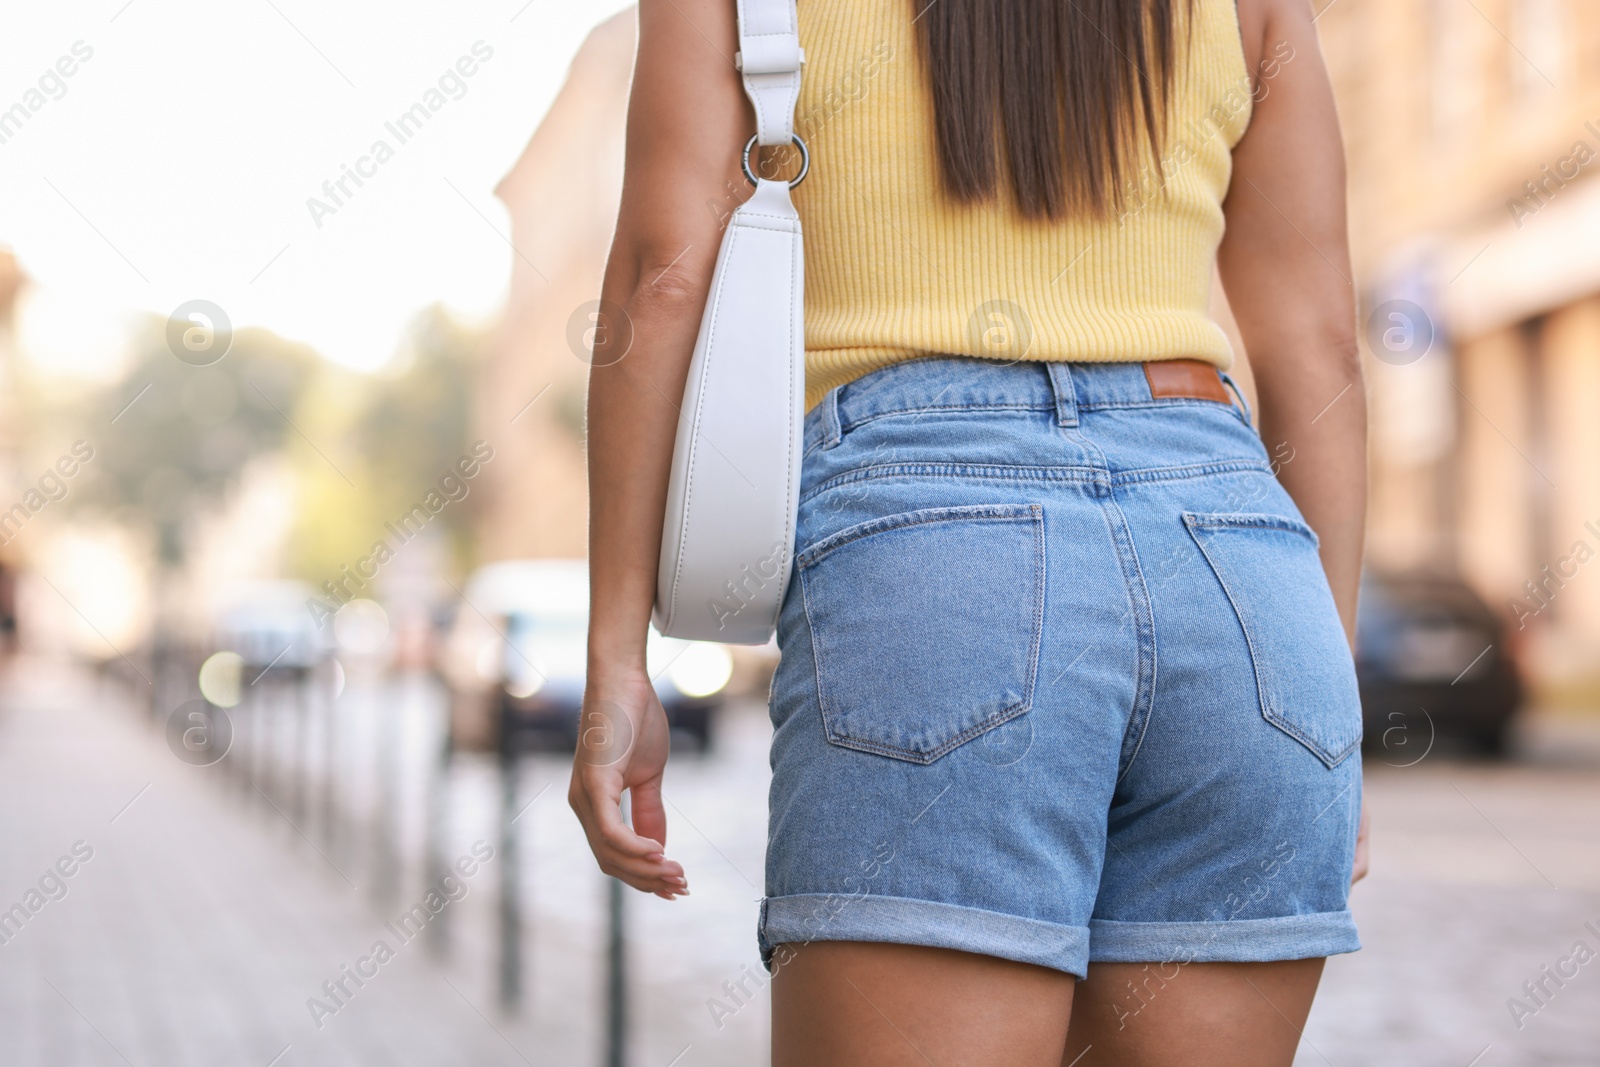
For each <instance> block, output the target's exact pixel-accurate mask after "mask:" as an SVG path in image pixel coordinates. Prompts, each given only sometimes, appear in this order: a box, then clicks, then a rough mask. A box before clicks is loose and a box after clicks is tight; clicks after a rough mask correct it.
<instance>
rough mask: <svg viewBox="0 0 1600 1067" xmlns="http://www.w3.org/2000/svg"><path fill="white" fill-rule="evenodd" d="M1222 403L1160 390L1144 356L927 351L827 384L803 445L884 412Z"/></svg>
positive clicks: (1070, 419) (1060, 418)
mask: <svg viewBox="0 0 1600 1067" xmlns="http://www.w3.org/2000/svg"><path fill="white" fill-rule="evenodd" d="M1218 377H1219V380H1220V381H1222V382H1224V383H1226V386H1227V388H1228V389H1230V390H1232V391H1233V394H1234V395H1235V396H1237V395H1238V389H1237V387H1236V386H1234V384H1233V381H1232V379H1230V378H1229V377H1228V376H1227V375H1226V374H1223V373H1221V372H1220V371H1219V372H1218ZM1216 402H1218V401H1216V400H1213V399H1202V398H1193V397H1187V396H1162V397H1157V396H1155V395H1154V394H1153V393H1152V391H1151V384H1150V378H1149V376H1148V375H1147V374H1146V373H1145V364H1143V363H1064V362H1043V361H1027V360H1025V361H1020V362H1012V363H1004V362H999V361H996V360H988V359H977V358H974V357H971V356H927V357H922V358H919V359H909V360H904V361H902V362H899V363H891V364H889V365H888V366H886V367H883V368H880V369H879V370H876V371H873V372H872V373H871V374H868V375H866V376H865V377H862V378H857V379H856V380H855V381H852V382H846V383H845V384H844V385H841V386H838V387H837V388H834V389H831V390H829V391H828V393H827V395H826V396H824V397H823V398H822V400H820V401H818V403H817V405H816V406H815V407H813V408H812V409H811V411H810V412H808V413H807V414H806V420H805V444H804V447H805V449H806V451H810V449H811V448H812V447H814V446H816V445H819V444H826V443H832V442H837V441H838V439H839V436H840V435H841V434H842V433H844V432H845V431H848V430H849V429H850V428H851V427H853V426H855V425H857V424H859V423H863V422H868V421H870V420H872V419H876V418H882V417H884V416H886V415H912V414H918V413H928V414H934V413H938V412H949V411H1053V412H1054V413H1055V415H1056V422H1057V423H1058V424H1059V425H1061V426H1067V427H1071V426H1076V425H1077V424H1078V414H1079V413H1080V412H1083V411H1091V410H1096V409H1102V408H1145V407H1159V406H1165V405H1168V404H1174V403H1180V404H1181V403H1216ZM1222 402H1226V401H1222ZM1240 403H1241V406H1242V404H1243V400H1242V398H1240Z"/></svg>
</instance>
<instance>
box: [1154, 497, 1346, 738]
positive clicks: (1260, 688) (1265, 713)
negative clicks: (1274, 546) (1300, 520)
mask: <svg viewBox="0 0 1600 1067" xmlns="http://www.w3.org/2000/svg"><path fill="white" fill-rule="evenodd" d="M1221 517H1222V516H1214V515H1213V516H1201V515H1195V514H1193V513H1191V512H1184V515H1183V524H1184V526H1186V527H1187V528H1188V530H1189V536H1190V537H1192V538H1193V539H1194V543H1195V545H1196V547H1198V548H1199V549H1200V555H1202V556H1204V557H1205V561H1206V565H1207V566H1209V567H1210V568H1211V573H1212V574H1213V575H1214V576H1215V577H1216V579H1217V584H1218V585H1220V586H1221V587H1222V595H1223V596H1225V597H1227V598H1228V604H1229V605H1230V606H1231V607H1232V608H1233V617H1234V618H1235V619H1237V620H1238V622H1239V630H1240V631H1241V632H1242V633H1243V634H1244V642H1245V646H1246V648H1247V649H1248V650H1249V653H1250V669H1251V671H1252V672H1253V673H1254V674H1255V676H1256V700H1257V702H1258V703H1259V705H1260V708H1261V716H1262V718H1264V719H1266V720H1267V722H1269V723H1271V724H1272V725H1273V726H1276V727H1277V728H1278V729H1280V730H1282V731H1283V732H1284V733H1286V734H1288V735H1289V736H1290V737H1292V738H1294V739H1295V740H1296V741H1299V742H1300V743H1301V744H1302V745H1304V746H1305V747H1306V748H1307V749H1309V750H1310V751H1311V753H1312V755H1314V756H1316V757H1317V758H1318V759H1320V760H1321V761H1322V762H1323V763H1325V764H1327V766H1328V769H1329V770H1332V769H1333V768H1335V767H1337V766H1338V765H1339V764H1341V763H1343V762H1344V760H1345V757H1347V756H1349V755H1350V753H1351V752H1352V751H1353V750H1354V749H1355V747H1356V746H1357V745H1359V744H1360V743H1361V738H1360V737H1359V736H1358V737H1357V738H1356V739H1355V740H1354V741H1352V742H1350V743H1349V744H1347V745H1346V746H1345V747H1344V748H1342V749H1340V750H1339V751H1338V752H1333V751H1332V750H1331V749H1330V748H1329V747H1328V746H1327V745H1325V744H1324V743H1323V742H1321V741H1319V740H1317V739H1316V738H1313V737H1310V736H1308V735H1307V734H1306V732H1305V731H1304V730H1302V729H1301V728H1300V727H1298V726H1297V725H1296V724H1295V723H1292V722H1290V721H1289V720H1287V719H1285V718H1283V716H1282V715H1280V714H1279V713H1278V710H1277V707H1276V705H1275V704H1274V703H1273V702H1272V700H1271V698H1270V697H1269V696H1268V694H1267V680H1266V675H1265V672H1264V671H1263V670H1262V664H1261V657H1260V655H1259V654H1258V653H1257V651H1256V638H1255V635H1254V634H1253V633H1252V632H1251V629H1250V624H1249V623H1248V622H1246V621H1245V617H1244V614H1245V613H1244V612H1243V611H1242V610H1240V608H1239V599H1238V597H1236V596H1234V593H1233V589H1232V588H1230V587H1229V585H1228V580H1227V579H1226V578H1224V577H1223V576H1222V568H1220V567H1218V566H1217V561H1216V560H1215V559H1214V558H1212V555H1211V553H1210V552H1208V551H1206V544H1205V541H1204V540H1203V539H1202V538H1201V537H1200V535H1199V533H1197V532H1196V531H1197V530H1201V529H1216V530H1238V529H1267V530H1273V529H1275V530H1283V531H1285V532H1288V533H1300V532H1301V531H1300V530H1299V529H1298V528H1296V527H1294V526H1284V525H1280V523H1282V522H1286V521H1288V520H1281V519H1278V518H1277V517H1276V516H1272V515H1244V516H1237V517H1238V518H1245V519H1262V520H1266V521H1264V522H1260V523H1232V522H1221V523H1216V522H1213V523H1207V522H1205V521H1203V520H1204V519H1207V518H1210V519H1216V518H1221ZM1230 517H1232V516H1230Z"/></svg>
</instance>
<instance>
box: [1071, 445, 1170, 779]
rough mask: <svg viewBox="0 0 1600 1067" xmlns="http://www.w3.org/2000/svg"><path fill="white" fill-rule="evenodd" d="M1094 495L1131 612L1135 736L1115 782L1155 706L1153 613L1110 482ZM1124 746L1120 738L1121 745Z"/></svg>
mask: <svg viewBox="0 0 1600 1067" xmlns="http://www.w3.org/2000/svg"><path fill="white" fill-rule="evenodd" d="M1081 444H1082V445H1083V447H1084V448H1086V449H1088V450H1089V453H1090V455H1091V456H1093V457H1097V458H1099V459H1100V461H1101V462H1102V463H1103V462H1104V461H1105V456H1104V454H1103V453H1102V452H1101V451H1100V450H1099V448H1098V447H1097V446H1096V445H1094V444H1093V443H1092V442H1091V441H1089V440H1088V439H1087V438H1084V439H1083V440H1082V441H1081ZM1097 497H1098V499H1097V503H1099V505H1100V508H1099V511H1100V518H1101V520H1102V521H1103V522H1104V523H1105V524H1106V533H1107V534H1108V535H1109V537H1110V539H1111V547H1112V552H1113V553H1114V554H1115V556H1116V558H1117V569H1118V570H1119V571H1121V572H1122V584H1123V588H1124V589H1125V590H1126V591H1127V594H1128V607H1129V610H1130V611H1131V613H1132V615H1133V641H1134V657H1135V660H1136V662H1137V668H1136V671H1137V674H1136V676H1135V678H1134V690H1133V706H1132V707H1131V708H1129V709H1128V728H1130V729H1131V728H1132V727H1133V725H1134V723H1135V722H1136V721H1137V722H1138V736H1137V738H1136V740H1135V741H1134V744H1133V748H1132V750H1131V751H1129V752H1128V754H1127V756H1126V758H1124V757H1123V755H1122V753H1121V752H1120V751H1119V752H1118V757H1117V758H1118V763H1119V764H1120V765H1121V767H1122V769H1121V771H1119V772H1118V774H1117V781H1118V782H1121V781H1122V779H1123V778H1125V777H1127V774H1128V772H1129V771H1130V770H1131V769H1132V768H1133V761H1134V759H1135V757H1137V756H1138V754H1139V749H1140V747H1142V746H1143V744H1144V735H1145V731H1146V730H1147V729H1148V728H1149V725H1150V718H1151V713H1152V711H1153V708H1154V705H1155V688H1156V645H1155V641H1156V634H1155V615H1154V609H1153V607H1152V606H1151V603H1150V590H1149V588H1148V587H1147V586H1146V585H1145V581H1144V571H1143V569H1142V568H1141V567H1140V566H1139V553H1138V549H1137V548H1136V547H1135V546H1134V543H1133V531H1132V530H1131V529H1129V527H1128V517H1127V516H1126V515H1125V514H1123V511H1122V506H1121V505H1120V504H1118V503H1117V500H1116V495H1115V490H1114V488H1113V485H1112V484H1108V485H1107V486H1106V488H1105V491H1104V492H1103V493H1101V494H1097ZM1126 746H1127V743H1126V739H1124V743H1123V746H1122V747H1123V748H1126Z"/></svg>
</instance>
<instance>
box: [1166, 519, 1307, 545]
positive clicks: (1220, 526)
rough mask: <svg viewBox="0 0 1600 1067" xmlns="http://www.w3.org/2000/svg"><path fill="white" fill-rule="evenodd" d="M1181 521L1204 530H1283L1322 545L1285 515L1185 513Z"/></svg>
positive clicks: (1303, 525)
mask: <svg viewBox="0 0 1600 1067" xmlns="http://www.w3.org/2000/svg"><path fill="white" fill-rule="evenodd" d="M1183 521H1184V522H1185V523H1187V524H1189V525H1191V526H1198V527H1200V528H1201V529H1206V530H1283V531H1284V532H1286V533H1297V534H1299V535H1300V536H1302V537H1305V538H1307V539H1308V540H1310V542H1311V544H1312V546H1313V547H1315V548H1320V547H1321V545H1322V540H1321V538H1319V537H1318V536H1317V531H1315V530H1313V529H1312V528H1311V527H1310V525H1309V524H1307V523H1304V522H1302V521H1300V520H1299V519H1294V518H1290V517H1289V516H1287V515H1269V514H1267V513H1266V512H1257V511H1220V512H1211V513H1207V514H1200V513H1197V512H1185V513H1184V516H1183Z"/></svg>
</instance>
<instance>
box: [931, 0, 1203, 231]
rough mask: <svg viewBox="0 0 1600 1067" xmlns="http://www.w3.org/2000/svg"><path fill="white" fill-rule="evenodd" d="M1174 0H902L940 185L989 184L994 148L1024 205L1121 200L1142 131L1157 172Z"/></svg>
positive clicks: (971, 187) (1104, 207) (994, 175)
mask: <svg viewBox="0 0 1600 1067" xmlns="http://www.w3.org/2000/svg"><path fill="white" fill-rule="evenodd" d="M1180 2H1181V3H1183V4H1184V5H1185V6H1186V8H1187V10H1189V11H1190V12H1192V10H1193V4H1194V0H911V4H912V9H913V17H914V19H915V21H916V23H917V25H918V27H919V28H920V38H921V47H922V51H923V58H924V60H925V61H926V64H927V68H928V72H929V76H930V78H931V81H932V86H931V87H932V90H933V111H934V125H935V131H936V134H937V138H938V151H939V168H940V171H941V173H942V175H943V178H944V185H945V188H946V190H948V191H949V193H950V194H951V195H952V196H954V197H955V198H956V199H957V200H960V201H963V202H973V201H981V200H987V199H989V198H990V197H992V196H994V195H995V191H996V187H997V185H998V183H999V158H1000V155H1001V153H1002V152H1003V153H1004V157H1005V162H1006V165H1007V167H1006V169H1007V170H1008V171H1009V174H1010V178H1011V188H1012V191H1013V192H1014V193H1015V194H1016V200H1017V204H1018V206H1019V207H1020V208H1021V210H1022V212H1023V214H1025V215H1028V216H1031V217H1047V218H1052V219H1054V218H1059V217H1061V216H1063V215H1065V214H1095V215H1100V214H1105V213H1107V212H1109V211H1111V210H1114V209H1118V208H1121V207H1122V206H1123V203H1124V199H1125V184H1126V183H1127V182H1128V181H1129V180H1130V179H1131V178H1132V177H1133V176H1134V171H1135V169H1136V168H1137V166H1138V164H1139V162H1140V159H1141V149H1142V148H1143V145H1141V143H1140V142H1141V140H1142V141H1143V142H1144V143H1145V144H1148V145H1149V147H1150V149H1151V155H1152V156H1153V158H1154V160H1155V166H1156V168H1157V174H1158V175H1159V174H1160V167H1161V145H1162V137H1163V132H1164V126H1165V117H1166V108H1167V101H1168V97H1169V96H1170V95H1171V89H1172V81H1173V72H1174V67H1175V54H1176V50H1177V44H1176V37H1177V33H1176V30H1175V24H1176V20H1177V10H1176V8H1177V4H1178V3H1180ZM1191 24H1192V20H1191ZM997 120H998V125H997Z"/></svg>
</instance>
